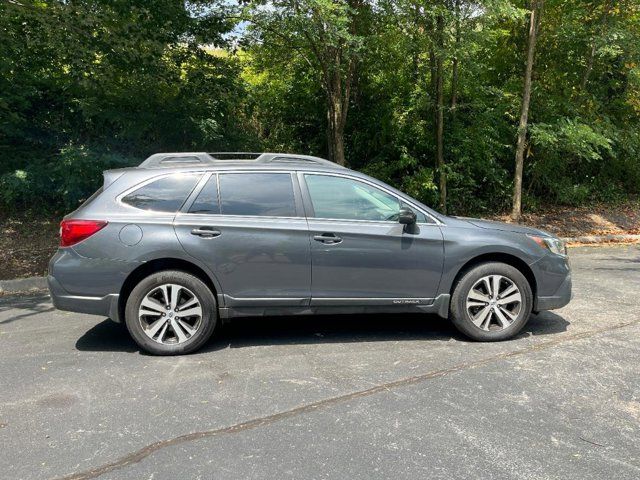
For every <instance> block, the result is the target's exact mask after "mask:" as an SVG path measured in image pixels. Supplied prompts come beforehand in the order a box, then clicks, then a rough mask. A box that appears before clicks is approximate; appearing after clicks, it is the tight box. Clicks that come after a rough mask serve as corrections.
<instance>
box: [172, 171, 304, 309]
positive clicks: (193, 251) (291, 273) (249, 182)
mask: <svg viewBox="0 0 640 480" xmlns="http://www.w3.org/2000/svg"><path fill="white" fill-rule="evenodd" d="M292 180H293V179H292V176H291V174H290V173H288V172H228V173H225V172H220V173H218V174H215V173H214V174H212V175H211V176H210V178H209V179H208V180H206V184H205V185H204V186H203V187H202V188H201V190H200V191H199V192H198V191H196V192H194V194H193V195H192V197H193V198H195V199H194V200H190V201H188V202H187V205H185V208H184V209H183V210H186V211H183V212H181V213H179V214H178V215H177V216H176V218H175V220H174V225H175V230H176V233H177V235H178V238H179V240H180V243H181V244H182V246H183V247H184V249H185V250H186V251H187V253H189V254H190V255H192V256H194V257H196V258H198V259H199V260H200V261H202V262H204V263H205V264H206V265H207V266H208V267H209V269H210V270H211V271H212V272H213V274H214V275H215V276H216V278H217V280H218V282H219V284H220V286H221V289H222V293H223V294H224V298H225V304H226V306H230V307H239V306H261V307H264V306H279V305H280V306H301V305H308V304H309V298H310V284H311V265H310V263H311V260H310V247H309V236H308V228H307V222H306V220H305V218H304V216H303V215H302V206H301V201H300V198H299V195H298V194H295V193H294V192H295V191H297V189H296V190H294V188H293V182H292Z"/></svg>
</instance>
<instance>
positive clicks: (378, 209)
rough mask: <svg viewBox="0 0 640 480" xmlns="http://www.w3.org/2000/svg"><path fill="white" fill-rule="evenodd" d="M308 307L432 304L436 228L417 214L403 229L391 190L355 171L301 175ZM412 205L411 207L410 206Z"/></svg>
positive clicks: (438, 247) (439, 252) (437, 271)
mask: <svg viewBox="0 0 640 480" xmlns="http://www.w3.org/2000/svg"><path fill="white" fill-rule="evenodd" d="M299 178H300V181H301V185H302V186H303V187H306V188H305V189H304V192H305V193H304V196H305V200H306V202H305V208H306V210H307V215H308V222H309V234H310V242H311V261H312V284H311V305H402V304H429V303H431V302H432V299H433V298H435V296H436V294H437V290H438V285H439V282H440V277H441V274H442V266H443V256H444V253H443V238H442V233H441V231H440V227H439V226H438V225H437V224H435V223H429V220H430V219H428V218H427V217H426V216H425V215H424V214H422V213H419V212H416V213H417V214H418V223H417V224H416V225H415V226H413V228H410V229H405V227H404V226H403V225H401V224H399V223H398V220H397V218H398V212H399V210H400V208H401V207H404V206H406V205H404V204H403V201H402V200H401V199H399V198H398V197H396V196H395V195H393V194H391V193H389V192H387V191H384V190H383V189H381V188H378V187H377V186H375V185H373V184H372V183H369V182H366V181H364V180H361V179H357V178H355V177H348V176H344V175H335V174H321V173H317V174H316V173H313V174H311V173H304V174H300V176H299ZM414 211H415V208H414Z"/></svg>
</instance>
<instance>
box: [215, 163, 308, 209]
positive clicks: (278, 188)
mask: <svg viewBox="0 0 640 480" xmlns="http://www.w3.org/2000/svg"><path fill="white" fill-rule="evenodd" d="M219 177H220V207H221V213H222V214H223V215H252V216H266V217H295V216H296V205H295V199H294V195H293V182H292V180H291V174H289V173H221V174H219Z"/></svg>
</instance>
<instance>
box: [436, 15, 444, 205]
mask: <svg viewBox="0 0 640 480" xmlns="http://www.w3.org/2000/svg"><path fill="white" fill-rule="evenodd" d="M436 24H437V25H436V28H437V34H436V35H437V39H438V49H439V50H440V51H439V52H437V55H436V82H435V83H436V161H437V170H438V177H439V180H440V188H439V190H440V199H439V202H438V204H439V207H440V211H441V212H442V213H444V214H446V213H447V172H446V169H445V164H444V85H443V83H444V82H443V77H444V72H443V66H442V63H443V62H442V55H443V52H442V50H443V48H444V38H443V37H444V17H443V16H442V14H439V15H438V18H437V21H436Z"/></svg>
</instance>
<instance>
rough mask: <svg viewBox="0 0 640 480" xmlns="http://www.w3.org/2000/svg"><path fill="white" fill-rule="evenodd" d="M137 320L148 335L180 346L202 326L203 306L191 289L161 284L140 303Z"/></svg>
mask: <svg viewBox="0 0 640 480" xmlns="http://www.w3.org/2000/svg"><path fill="white" fill-rule="evenodd" d="M138 321H139V322H140V326H141V327H142V331H143V332H144V333H145V335H146V336H147V337H149V338H150V339H152V340H153V341H154V342H157V343H160V344H163V345H177V344H181V343H184V342H186V341H187V340H189V339H190V338H191V337H193V335H195V333H196V332H197V331H198V329H199V328H200V326H201V325H202V306H201V303H200V300H199V299H198V297H196V295H195V294H194V293H193V292H192V291H191V290H189V289H188V288H186V287H183V286H182V285H176V284H165V285H160V286H159V287H155V288H153V289H152V290H151V291H149V293H147V294H146V295H145V296H144V298H143V299H142V302H140V307H139V308H138Z"/></svg>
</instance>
